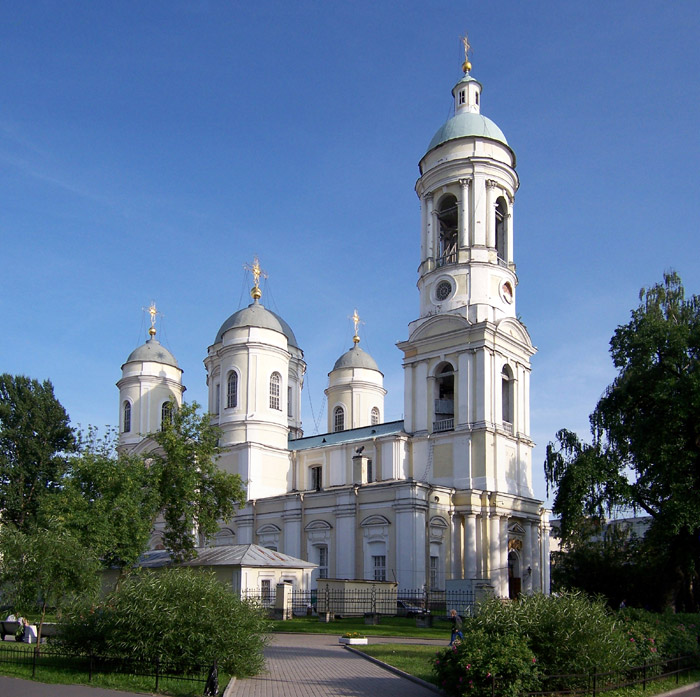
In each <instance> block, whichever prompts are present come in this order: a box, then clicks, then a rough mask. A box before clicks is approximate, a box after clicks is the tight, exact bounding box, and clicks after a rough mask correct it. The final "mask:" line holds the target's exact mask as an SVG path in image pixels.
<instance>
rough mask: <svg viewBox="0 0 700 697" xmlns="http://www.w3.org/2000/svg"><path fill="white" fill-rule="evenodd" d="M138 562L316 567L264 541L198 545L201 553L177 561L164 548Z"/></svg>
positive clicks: (149, 565) (151, 566)
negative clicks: (188, 558) (267, 545)
mask: <svg viewBox="0 0 700 697" xmlns="http://www.w3.org/2000/svg"><path fill="white" fill-rule="evenodd" d="M138 565H139V566H142V567H144V568H146V569H156V568H160V567H163V566H247V567H258V568H259V567H270V568H275V569H279V568H285V569H315V568H316V567H317V566H318V564H313V563H311V562H308V561H304V560H303V559H297V558H296V557H290V556H289V555H288V554H282V552H275V551H274V550H272V549H268V548H267V547H261V546H260V545H254V544H248V545H221V546H220V547H198V548H197V556H196V557H195V558H194V559H192V560H191V561H186V562H183V563H182V564H176V563H175V562H173V560H172V557H171V556H170V553H169V552H167V551H166V550H164V549H156V550H151V551H149V552H145V553H144V554H142V555H141V557H140V559H139V561H138Z"/></svg>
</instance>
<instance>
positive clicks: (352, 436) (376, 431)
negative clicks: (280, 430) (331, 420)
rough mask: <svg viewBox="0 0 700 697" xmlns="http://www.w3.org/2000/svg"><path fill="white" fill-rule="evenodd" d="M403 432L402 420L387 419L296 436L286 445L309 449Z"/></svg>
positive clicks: (297, 448)
mask: <svg viewBox="0 0 700 697" xmlns="http://www.w3.org/2000/svg"><path fill="white" fill-rule="evenodd" d="M404 432H405V431H404V430H403V421H389V422H387V423H385V424H377V425H376V426H363V427H362V428H349V429H348V430H347V431H338V432H337V433H322V434H321V435H318V436H307V437H306V438H297V439H296V440H290V441H289V444H288V447H289V449H290V450H309V449H310V448H321V447H324V446H327V445H338V444H340V443H352V442H353V441H363V440H368V439H369V438H379V437H380V436H390V435H395V434H399V433H404Z"/></svg>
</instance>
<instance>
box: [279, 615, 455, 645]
mask: <svg viewBox="0 0 700 697" xmlns="http://www.w3.org/2000/svg"><path fill="white" fill-rule="evenodd" d="M273 626H274V629H273V631H274V632H275V633H279V632H295V633H302V634H335V635H337V636H341V635H343V634H345V632H359V633H360V634H364V635H365V636H396V637H413V638H416V639H444V640H445V643H447V642H448V641H449V640H450V631H451V624H450V623H449V622H448V621H447V620H438V619H435V618H434V619H433V626H432V627H429V628H423V627H416V621H415V619H413V618H408V617H382V618H381V620H380V624H365V620H364V617H347V618H344V619H342V620H334V621H333V622H319V620H318V618H317V617H295V618H294V619H292V620H285V621H283V622H282V621H278V622H274V623H273Z"/></svg>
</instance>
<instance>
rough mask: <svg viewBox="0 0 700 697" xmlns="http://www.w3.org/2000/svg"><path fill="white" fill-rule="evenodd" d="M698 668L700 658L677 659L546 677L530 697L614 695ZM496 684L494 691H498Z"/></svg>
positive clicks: (678, 657) (677, 677)
mask: <svg viewBox="0 0 700 697" xmlns="http://www.w3.org/2000/svg"><path fill="white" fill-rule="evenodd" d="M697 667H698V657H697V656H677V657H675V658H668V659H665V660H659V661H648V662H645V663H643V664H642V665H639V666H633V667H631V668H623V669H619V670H607V671H597V670H595V669H594V670H592V671H590V672H589V673H577V674H568V675H546V676H543V677H542V690H540V691H538V692H528V693H527V697H549V696H550V695H562V696H563V695H571V697H576V696H577V695H592V697H595V696H596V695H598V694H601V693H602V692H610V691H612V690H618V689H621V688H624V687H630V686H632V685H642V687H643V689H646V686H647V684H648V683H650V682H652V681H653V680H662V679H665V678H675V681H676V684H678V679H679V677H680V675H681V674H683V673H687V672H689V671H691V670H694V669H696V668H697ZM495 689H496V688H495V685H494V690H495Z"/></svg>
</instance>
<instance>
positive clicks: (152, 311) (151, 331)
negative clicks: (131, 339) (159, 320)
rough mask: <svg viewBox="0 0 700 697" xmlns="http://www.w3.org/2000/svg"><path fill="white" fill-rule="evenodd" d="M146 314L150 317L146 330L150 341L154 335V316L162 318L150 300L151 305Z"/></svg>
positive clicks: (153, 302) (154, 302)
mask: <svg viewBox="0 0 700 697" xmlns="http://www.w3.org/2000/svg"><path fill="white" fill-rule="evenodd" d="M143 309H144V310H145V309H146V308H145V307H144V308H143ZM148 314H149V315H151V327H150V329H149V330H148V335H149V336H150V337H151V339H152V338H153V337H154V336H155V335H156V315H160V316H161V317H162V316H163V313H162V312H158V310H156V301H155V300H151V304H150V306H149V307H148Z"/></svg>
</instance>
